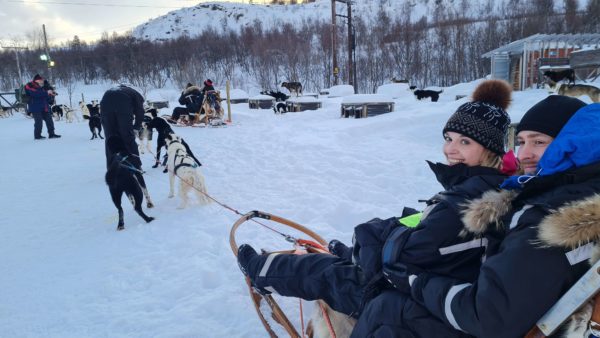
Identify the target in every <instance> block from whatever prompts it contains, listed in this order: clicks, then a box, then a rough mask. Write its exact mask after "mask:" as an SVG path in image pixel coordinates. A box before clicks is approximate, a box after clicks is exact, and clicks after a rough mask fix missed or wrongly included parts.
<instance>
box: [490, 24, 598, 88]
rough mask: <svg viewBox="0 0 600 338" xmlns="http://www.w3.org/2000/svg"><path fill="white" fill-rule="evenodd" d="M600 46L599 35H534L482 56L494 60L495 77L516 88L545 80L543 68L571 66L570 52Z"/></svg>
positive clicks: (535, 84) (492, 61)
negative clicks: (543, 78)
mask: <svg viewBox="0 0 600 338" xmlns="http://www.w3.org/2000/svg"><path fill="white" fill-rule="evenodd" d="M584 49H585V50H588V49H592V50H593V49H600V34H535V35H532V36H529V37H527V38H524V39H521V40H517V41H513V42H511V43H509V44H507V45H504V46H501V47H499V48H496V49H494V50H492V51H489V52H487V53H485V54H483V55H482V57H484V58H489V59H490V60H491V72H492V78H494V79H502V80H506V81H508V82H509V83H511V84H512V85H513V88H514V89H515V90H523V89H527V88H531V87H535V86H537V85H538V84H540V83H541V82H542V73H543V71H542V70H544V69H546V70H547V69H554V70H559V69H569V68H572V67H571V65H570V62H569V57H570V56H571V53H573V52H575V51H578V50H584Z"/></svg>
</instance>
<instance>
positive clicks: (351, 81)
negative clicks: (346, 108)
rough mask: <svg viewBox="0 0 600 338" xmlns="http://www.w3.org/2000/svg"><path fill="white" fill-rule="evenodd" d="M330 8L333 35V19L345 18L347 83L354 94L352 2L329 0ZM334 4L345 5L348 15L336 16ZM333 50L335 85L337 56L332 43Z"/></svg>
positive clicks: (349, 0)
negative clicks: (346, 27)
mask: <svg viewBox="0 0 600 338" xmlns="http://www.w3.org/2000/svg"><path fill="white" fill-rule="evenodd" d="M331 1H332V2H331V8H332V14H331V21H332V32H333V34H335V33H336V28H337V27H336V25H335V17H336V16H339V17H342V18H345V19H346V20H347V21H348V83H349V84H351V85H352V86H353V87H354V93H356V92H357V87H356V60H355V57H354V56H355V54H354V53H353V51H354V49H355V48H356V39H355V36H354V35H355V34H354V26H353V25H352V0H331ZM336 2H341V3H345V4H346V6H347V9H348V12H347V13H348V15H341V14H337V13H336V12H335V3H336ZM333 46H334V47H333V48H334V52H333V64H334V76H335V80H336V84H337V74H336V73H335V70H336V69H337V68H336V67H337V54H336V47H337V46H336V43H335V42H334V43H333Z"/></svg>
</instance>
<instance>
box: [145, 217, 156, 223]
mask: <svg viewBox="0 0 600 338" xmlns="http://www.w3.org/2000/svg"><path fill="white" fill-rule="evenodd" d="M154 219H155V218H154V217H148V219H147V220H146V223H150V222H152V221H154Z"/></svg>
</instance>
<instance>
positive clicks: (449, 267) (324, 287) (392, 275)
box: [238, 80, 511, 337]
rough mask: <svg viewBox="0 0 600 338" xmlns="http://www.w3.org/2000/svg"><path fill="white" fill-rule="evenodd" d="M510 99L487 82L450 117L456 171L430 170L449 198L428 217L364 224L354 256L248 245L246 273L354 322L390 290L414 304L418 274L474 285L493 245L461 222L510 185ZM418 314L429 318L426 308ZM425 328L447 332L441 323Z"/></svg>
mask: <svg viewBox="0 0 600 338" xmlns="http://www.w3.org/2000/svg"><path fill="white" fill-rule="evenodd" d="M510 93H511V88H510V86H509V85H508V84H507V83H506V82H504V81H500V80H489V81H485V82H483V83H482V84H481V85H480V86H478V87H477V89H476V90H475V92H474V94H473V101H472V102H468V103H465V104H464V105H462V106H460V107H459V108H458V110H457V111H456V112H455V113H454V114H453V115H452V116H451V117H450V119H449V120H448V122H447V123H446V126H445V127H444V129H443V135H444V139H445V144H444V154H445V155H446V157H447V160H448V164H449V165H445V164H441V163H438V164H433V163H430V167H431V169H432V171H433V172H434V174H435V175H436V178H437V179H438V181H439V182H440V183H441V184H442V186H443V187H444V189H445V190H444V191H443V192H441V193H439V194H437V195H435V196H433V197H432V198H430V199H429V200H428V201H427V207H426V208H425V211H424V212H423V213H422V214H415V211H414V210H409V209H408V208H405V210H404V212H403V215H402V216H401V217H392V218H390V219H386V220H381V219H377V218H376V219H374V220H371V221H369V222H367V223H364V224H360V225H358V226H357V227H356V228H355V229H354V240H353V241H354V246H353V247H352V248H347V247H346V246H345V245H344V244H342V243H341V242H339V241H332V242H330V245H329V248H330V251H331V252H332V253H334V254H335V255H338V256H335V255H328V254H307V255H300V256H298V255H292V254H277V255H275V254H274V255H258V254H257V253H256V251H254V249H253V248H252V247H251V246H249V245H246V244H244V245H242V246H240V248H239V250H238V263H239V265H240V268H241V269H242V271H243V272H244V273H245V274H246V275H247V276H248V277H249V278H250V280H251V282H252V285H253V286H254V287H255V288H256V289H258V290H259V292H263V293H268V292H277V293H278V294H281V295H284V296H294V297H300V298H303V299H308V300H314V299H322V300H324V301H325V302H326V303H327V304H328V305H329V306H331V307H332V308H333V309H334V310H336V311H339V312H342V313H344V314H347V315H350V316H353V317H355V318H356V317H358V318H360V317H361V316H362V315H361V310H362V308H363V307H364V305H365V304H368V303H369V301H370V300H371V299H372V298H373V297H376V296H377V295H379V294H380V293H381V292H386V291H385V290H394V289H395V290H398V291H397V292H402V293H403V294H404V295H406V297H408V295H409V293H408V292H409V291H410V286H409V276H410V275H411V274H414V273H415V272H417V271H436V272H438V273H440V274H443V275H448V276H453V277H454V278H457V279H460V280H465V281H468V280H470V281H473V280H475V279H476V278H477V273H478V270H479V266H480V264H481V259H482V256H483V254H484V252H485V248H486V246H487V245H488V243H487V241H483V240H481V239H480V238H476V237H475V236H473V235H470V236H462V235H461V231H462V229H463V223H462V221H461V215H462V211H463V205H464V204H465V203H466V202H467V201H469V200H472V199H475V198H478V197H479V196H481V195H482V194H483V193H484V192H486V191H490V190H494V189H495V188H496V187H497V186H498V185H499V184H500V183H501V182H502V181H503V180H504V178H505V177H506V176H505V175H504V174H503V173H502V172H501V171H500V168H501V165H502V155H503V154H504V139H505V135H506V132H507V130H508V126H509V124H510V118H509V117H508V114H507V113H506V111H505V109H506V108H507V106H508V104H509V102H510ZM467 149H469V150H467ZM475 149H477V150H476V151H475ZM411 223H413V224H411ZM415 223H416V224H415ZM417 306H418V305H417ZM419 310H421V311H422V312H424V313H427V311H426V310H425V309H423V308H422V307H420V309H419ZM419 315H420V313H419V312H415V316H414V317H412V319H413V320H414V321H415V323H416V322H418V320H419V317H418V316H419ZM429 317H430V318H432V317H431V316H429ZM426 325H427V326H428V327H430V328H431V329H435V328H436V327H444V326H445V325H444V323H443V322H442V321H440V320H437V319H434V318H432V320H428V323H427V324H426ZM359 336H360V335H357V336H356V337H359ZM460 336H462V335H461V334H460V333H458V334H452V335H449V336H447V337H460Z"/></svg>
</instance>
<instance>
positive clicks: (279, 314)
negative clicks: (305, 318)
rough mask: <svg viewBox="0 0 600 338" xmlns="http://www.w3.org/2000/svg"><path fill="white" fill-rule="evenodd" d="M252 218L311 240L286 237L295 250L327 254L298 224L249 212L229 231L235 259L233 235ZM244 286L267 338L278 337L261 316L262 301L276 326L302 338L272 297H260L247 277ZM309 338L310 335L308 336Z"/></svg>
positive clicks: (316, 237)
mask: <svg viewBox="0 0 600 338" xmlns="http://www.w3.org/2000/svg"><path fill="white" fill-rule="evenodd" d="M253 218H262V219H266V220H270V221H273V222H277V223H280V224H283V225H285V226H288V227H291V228H293V229H296V230H298V231H300V232H302V233H303V234H305V235H307V236H309V237H310V238H311V240H303V239H296V238H293V237H291V236H286V240H287V241H289V242H292V243H294V246H295V247H296V248H297V249H301V250H305V251H306V252H308V253H329V252H328V251H327V249H326V246H327V242H326V241H325V240H324V239H323V238H322V237H321V236H319V235H318V234H316V233H315V232H313V231H312V230H310V229H308V228H306V227H304V226H302V225H300V224H298V223H295V222H293V221H290V220H288V219H285V218H283V217H279V216H275V215H271V214H268V213H266V212H261V211H251V212H249V213H247V214H245V215H244V216H242V217H241V218H240V219H239V220H237V221H236V222H235V223H234V224H233V226H232V228H231V231H230V233H229V244H230V246H231V250H232V251H233V253H234V254H235V255H236V257H237V251H238V244H237V243H236V240H235V233H236V231H237V229H238V228H239V227H240V226H241V225H242V224H243V223H245V222H247V221H249V220H252V219H253ZM278 252H280V253H290V254H291V253H296V250H286V251H278ZM246 284H247V285H248V290H249V292H250V297H251V299H252V302H253V303H254V308H255V310H256V313H257V314H258V317H259V318H260V321H261V322H262V324H263V326H264V327H265V329H266V330H267V332H268V333H269V337H271V338H275V337H278V336H277V333H276V332H275V330H274V329H273V327H272V326H271V323H269V321H268V320H267V318H266V317H265V314H263V312H262V310H261V304H263V301H264V303H266V304H267V306H268V307H269V308H270V310H271V317H272V318H273V320H274V321H275V322H276V323H277V324H279V325H280V326H281V327H282V328H283V329H284V330H285V331H286V333H287V334H288V335H289V336H290V337H294V338H296V337H297V338H300V337H304V335H303V334H301V333H298V330H296V328H295V327H294V325H293V324H292V323H291V322H290V320H289V319H288V317H287V316H286V314H285V313H284V312H283V310H282V309H281V307H280V306H279V304H277V302H276V301H275V299H274V298H273V297H272V295H262V294H260V293H258V292H256V291H255V290H254V288H253V287H252V286H251V284H250V279H249V278H248V277H246ZM317 302H319V301H317ZM322 303H323V304H324V302H322ZM324 306H325V307H327V306H326V305H324ZM263 308H264V306H263ZM321 310H322V311H323V312H325V313H326V312H327V311H326V309H324V308H323V306H321ZM331 311H333V310H331ZM326 320H327V321H328V325H329V326H330V328H332V327H334V326H335V325H332V323H331V322H330V319H329V316H327V319H326ZM331 332H333V333H332V335H331V336H332V337H335V331H334V330H333V329H331ZM309 336H311V335H310V334H309Z"/></svg>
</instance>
